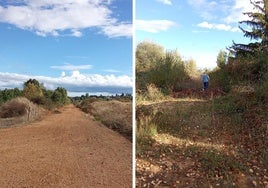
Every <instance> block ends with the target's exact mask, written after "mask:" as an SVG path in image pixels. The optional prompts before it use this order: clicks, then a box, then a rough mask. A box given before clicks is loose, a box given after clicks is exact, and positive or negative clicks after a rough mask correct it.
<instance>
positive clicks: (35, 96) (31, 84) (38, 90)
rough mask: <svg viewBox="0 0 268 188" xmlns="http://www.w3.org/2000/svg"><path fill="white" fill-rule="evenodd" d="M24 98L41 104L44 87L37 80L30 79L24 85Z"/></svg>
mask: <svg viewBox="0 0 268 188" xmlns="http://www.w3.org/2000/svg"><path fill="white" fill-rule="evenodd" d="M23 96H24V97H26V98H28V99H29V100H31V101H33V102H40V101H41V100H42V99H41V98H42V97H43V91H42V87H41V85H40V84H39V82H38V81H37V80H36V79H29V80H28V81H26V82H25V83H24V88H23Z"/></svg>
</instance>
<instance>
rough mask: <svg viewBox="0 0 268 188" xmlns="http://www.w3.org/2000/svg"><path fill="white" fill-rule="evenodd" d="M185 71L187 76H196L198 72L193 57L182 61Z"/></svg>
mask: <svg viewBox="0 0 268 188" xmlns="http://www.w3.org/2000/svg"><path fill="white" fill-rule="evenodd" d="M184 67H185V72H186V74H187V75H189V76H191V77H192V76H196V75H197V74H198V70H197V67H196V62H195V61H194V60H193V59H190V60H187V61H185V62H184Z"/></svg>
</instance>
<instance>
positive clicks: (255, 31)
mask: <svg viewBox="0 0 268 188" xmlns="http://www.w3.org/2000/svg"><path fill="white" fill-rule="evenodd" d="M250 2H251V4H252V5H253V6H254V9H255V10H256V11H255V12H245V13H244V14H245V15H247V16H248V17H249V18H250V20H245V21H241V22H239V24H240V26H239V28H240V29H241V30H242V32H243V33H244V36H245V37H247V38H250V39H251V40H252V39H254V40H256V42H252V43H249V44H237V43H235V42H233V45H232V46H231V47H230V48H229V50H230V51H231V52H232V53H234V54H235V55H236V56H238V55H239V54H241V55H245V54H252V53H255V52H258V51H263V50H267V48H268V0H255V1H252V0H251V1H250ZM241 25H244V26H245V25H246V26H247V27H246V29H244V28H243V27H242V26H241ZM249 27H251V30H249V29H248V28H249Z"/></svg>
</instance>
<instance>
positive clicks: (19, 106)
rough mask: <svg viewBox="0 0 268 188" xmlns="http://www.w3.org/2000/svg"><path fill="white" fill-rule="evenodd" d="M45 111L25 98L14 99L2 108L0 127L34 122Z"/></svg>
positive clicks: (0, 107)
mask: <svg viewBox="0 0 268 188" xmlns="http://www.w3.org/2000/svg"><path fill="white" fill-rule="evenodd" d="M43 112H44V110H43V109H42V108H40V107H39V106H37V105H35V104H33V103H32V102H31V101H29V100H28V99H26V98H24V97H18V98H15V99H12V100H10V101H8V102H6V103H4V104H3V105H2V106H0V127H9V126H14V125H17V124H22V123H25V122H30V121H34V120H36V119H38V118H40V117H41V115H42V113H43Z"/></svg>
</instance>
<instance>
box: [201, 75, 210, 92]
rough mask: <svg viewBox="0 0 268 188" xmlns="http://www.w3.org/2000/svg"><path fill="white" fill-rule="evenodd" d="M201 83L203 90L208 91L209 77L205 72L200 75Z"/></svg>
mask: <svg viewBox="0 0 268 188" xmlns="http://www.w3.org/2000/svg"><path fill="white" fill-rule="evenodd" d="M202 81H203V90H206V89H208V83H209V76H208V75H207V74H206V73H205V72H204V73H203V74H202Z"/></svg>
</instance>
